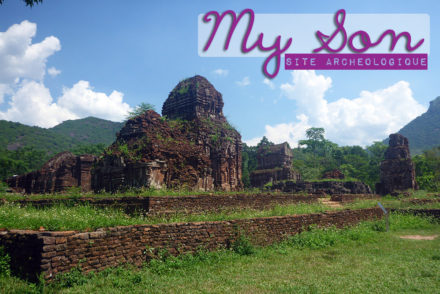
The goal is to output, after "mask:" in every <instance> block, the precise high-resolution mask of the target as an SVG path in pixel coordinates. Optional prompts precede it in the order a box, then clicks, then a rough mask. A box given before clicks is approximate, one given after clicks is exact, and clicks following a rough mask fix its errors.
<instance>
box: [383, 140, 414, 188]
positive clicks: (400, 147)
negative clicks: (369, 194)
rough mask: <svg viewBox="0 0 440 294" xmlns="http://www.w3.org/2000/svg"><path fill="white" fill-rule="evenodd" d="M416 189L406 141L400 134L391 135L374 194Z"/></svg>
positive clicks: (412, 165)
mask: <svg viewBox="0 0 440 294" xmlns="http://www.w3.org/2000/svg"><path fill="white" fill-rule="evenodd" d="M417 188H418V186H417V183H416V180H415V170H414V164H413V162H412V160H411V155H410V153H409V146H408V139H407V138H406V137H404V136H402V135H400V134H391V135H390V142H389V147H388V149H387V150H386V152H385V160H384V161H382V163H381V165H380V183H377V184H376V193H379V194H382V195H385V194H389V193H394V192H399V191H404V190H407V189H417Z"/></svg>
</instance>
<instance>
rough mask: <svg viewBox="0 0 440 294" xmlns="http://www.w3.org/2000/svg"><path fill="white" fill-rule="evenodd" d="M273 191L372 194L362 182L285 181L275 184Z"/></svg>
mask: <svg viewBox="0 0 440 294" xmlns="http://www.w3.org/2000/svg"><path fill="white" fill-rule="evenodd" d="M272 190H276V191H282V192H286V193H300V192H303V193H310V194H320V193H325V194H329V195H333V194H371V193H372V191H371V189H370V187H369V186H368V185H367V184H364V183H362V182H342V181H322V182H302V181H299V182H295V181H284V182H278V183H274V184H273V185H272Z"/></svg>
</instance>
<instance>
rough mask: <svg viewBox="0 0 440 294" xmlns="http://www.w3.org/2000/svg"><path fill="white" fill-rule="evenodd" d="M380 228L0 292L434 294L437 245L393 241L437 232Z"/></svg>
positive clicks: (402, 222) (394, 225) (396, 219)
mask: <svg viewBox="0 0 440 294" xmlns="http://www.w3.org/2000/svg"><path fill="white" fill-rule="evenodd" d="M384 228H385V226H384V221H383V220H381V221H375V222H362V223H360V224H359V225H357V226H354V227H350V228H346V229H342V230H336V229H332V228H330V229H321V230H320V229H312V230H311V231H309V232H305V233H302V234H300V235H296V236H293V237H291V238H289V239H288V240H286V241H284V242H281V243H279V244H274V245H272V246H268V247H250V249H251V250H249V251H251V253H250V254H240V251H239V250H233V248H231V249H230V250H226V249H225V250H220V251H215V252H207V251H204V250H203V249H201V250H200V251H199V252H197V253H195V254H186V255H182V256H180V257H172V256H169V255H168V254H167V252H165V251H163V252H160V254H159V256H158V257H159V258H158V259H154V260H152V261H151V262H149V263H146V264H145V266H144V267H143V268H142V269H140V270H138V269H136V268H134V267H132V266H120V267H117V268H113V269H108V270H105V271H103V272H100V273H92V274H88V275H87V274H85V273H83V272H82V270H81V268H80V267H79V268H77V269H74V270H73V271H71V272H70V273H68V274H65V275H63V276H60V277H59V278H57V280H56V281H55V282H54V283H51V284H47V285H44V284H41V283H40V284H32V283H28V282H25V281H23V280H20V279H19V278H16V277H12V276H10V275H4V276H2V277H0V288H1V289H3V291H5V293H42V292H43V293H59V292H61V293H102V292H106V293H119V292H126V293H129V292H130V293H137V292H139V293H145V292H147V293H148V292H154V293H156V292H157V293H159V292H160V293H175V292H179V293H195V292H210V293H212V292H216V293H217V292H218V293H226V292H227V293H240V292H255V293H366V292H368V293H409V292H411V293H412V292H417V293H436V292H437V290H438V289H439V288H440V251H439V248H440V238H437V239H436V240H433V241H415V240H404V239H400V238H399V236H401V235H408V234H421V235H433V234H438V232H439V231H440V225H439V224H438V223H433V222H431V221H430V220H429V219H427V218H422V217H415V216H411V215H400V214H391V216H390V232H384ZM243 244H244V245H246V243H245V242H244V243H243ZM237 247H238V246H237ZM246 252H248V251H246ZM347 264H349V265H350V266H347Z"/></svg>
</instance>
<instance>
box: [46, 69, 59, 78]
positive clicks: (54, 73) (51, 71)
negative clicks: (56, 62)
mask: <svg viewBox="0 0 440 294" xmlns="http://www.w3.org/2000/svg"><path fill="white" fill-rule="evenodd" d="M47 73H48V74H49V75H50V76H51V77H56V76H57V75H59V74H60V73H61V70H59V69H56V68H55V67H53V66H52V67H50V68H49V69H48V70H47Z"/></svg>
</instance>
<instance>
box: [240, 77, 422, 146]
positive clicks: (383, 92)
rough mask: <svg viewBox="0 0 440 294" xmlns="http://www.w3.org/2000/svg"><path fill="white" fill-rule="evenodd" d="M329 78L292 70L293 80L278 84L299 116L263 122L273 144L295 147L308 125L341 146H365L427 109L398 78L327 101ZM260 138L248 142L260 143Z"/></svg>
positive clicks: (405, 83) (329, 86)
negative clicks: (286, 144) (294, 105)
mask: <svg viewBox="0 0 440 294" xmlns="http://www.w3.org/2000/svg"><path fill="white" fill-rule="evenodd" d="M331 86H332V79H331V78H330V77H325V76H324V75H318V74H316V72H315V71H293V72H292V80H291V81H290V82H287V83H284V84H282V85H281V86H280V90H281V93H282V95H283V96H284V97H286V98H288V99H291V100H294V101H295V102H296V107H297V109H298V113H299V115H297V116H296V121H293V122H288V123H282V124H278V125H273V126H271V125H266V127H265V136H266V137H267V138H268V139H269V140H271V141H274V142H276V143H280V142H284V141H287V142H289V143H290V144H291V145H292V146H296V145H297V143H298V140H300V139H305V130H306V129H307V128H309V127H312V126H313V127H323V128H325V130H326V137H327V138H328V139H330V140H331V141H334V142H336V143H338V144H341V145H361V146H366V145H369V144H371V143H372V142H373V141H377V140H382V139H383V138H386V137H387V136H388V135H389V134H390V133H393V132H397V131H398V130H399V129H400V128H401V127H403V126H404V125H405V124H407V123H408V122H409V121H411V120H413V119H414V118H416V117H417V116H419V115H420V114H422V113H423V112H425V111H426V108H425V107H424V106H423V105H421V104H419V103H418V102H417V101H416V100H415V99H414V97H413V93H412V90H411V88H410V84H409V83H408V82H406V81H399V82H397V83H395V84H393V85H391V86H389V87H387V88H385V89H378V90H375V91H368V90H363V91H361V92H360V94H359V96H358V97H355V98H352V99H347V98H340V99H338V100H336V101H333V102H329V101H327V100H326V99H325V94H326V92H327V91H328V90H329V89H330V88H331ZM259 139H260V138H253V139H251V140H249V141H247V143H248V144H255V142H257V143H258V142H259Z"/></svg>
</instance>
